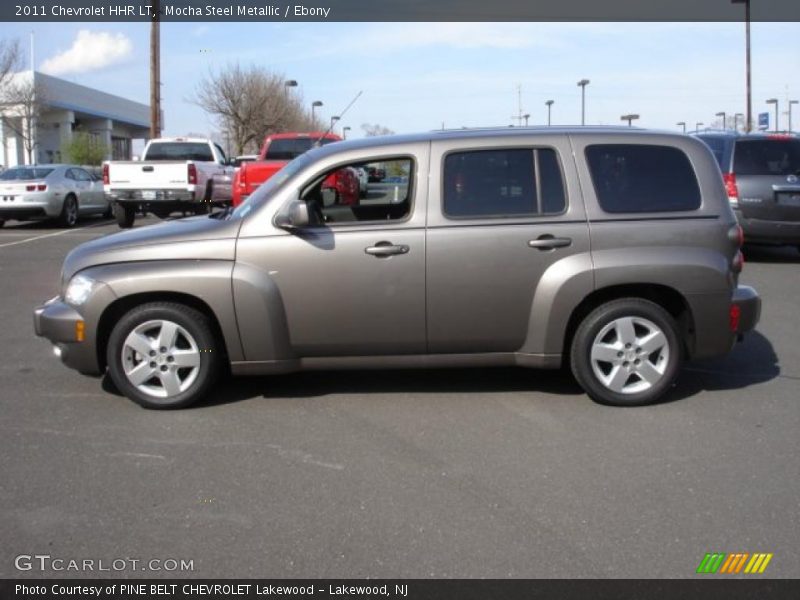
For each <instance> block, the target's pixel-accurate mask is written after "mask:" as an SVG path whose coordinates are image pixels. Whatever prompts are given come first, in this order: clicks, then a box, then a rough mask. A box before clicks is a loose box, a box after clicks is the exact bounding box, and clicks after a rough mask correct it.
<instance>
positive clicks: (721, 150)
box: [698, 135, 725, 167]
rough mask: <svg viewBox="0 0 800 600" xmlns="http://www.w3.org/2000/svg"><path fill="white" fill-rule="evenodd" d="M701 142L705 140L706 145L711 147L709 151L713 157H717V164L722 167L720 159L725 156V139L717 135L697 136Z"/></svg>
mask: <svg viewBox="0 0 800 600" xmlns="http://www.w3.org/2000/svg"><path fill="white" fill-rule="evenodd" d="M698 138H699V139H701V140H702V141H703V142H705V144H706V146H708V147H709V148H710V149H711V152H712V153H713V154H714V158H716V159H717V164H718V165H719V166H720V167H722V160H723V157H724V156H725V140H724V139H722V138H718V137H705V136H702V135H701V136H698Z"/></svg>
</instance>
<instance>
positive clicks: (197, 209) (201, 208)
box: [194, 202, 211, 215]
mask: <svg viewBox="0 0 800 600" xmlns="http://www.w3.org/2000/svg"><path fill="white" fill-rule="evenodd" d="M210 212H211V205H210V204H207V203H206V202H201V203H200V204H195V205H194V214H196V215H207V214H208V213H210Z"/></svg>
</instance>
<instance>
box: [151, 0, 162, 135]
mask: <svg viewBox="0 0 800 600" xmlns="http://www.w3.org/2000/svg"><path fill="white" fill-rule="evenodd" d="M153 10H154V11H155V16H154V18H153V22H152V23H151V24H150V139H151V140H154V139H156V138H158V137H161V31H160V21H161V0H154V2H153Z"/></svg>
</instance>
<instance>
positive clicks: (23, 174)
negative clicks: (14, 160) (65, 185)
mask: <svg viewBox="0 0 800 600" xmlns="http://www.w3.org/2000/svg"><path fill="white" fill-rule="evenodd" d="M52 172H53V169H40V168H36V167H34V168H24V169H20V168H14V169H8V170H7V171H3V172H2V173H0V179H3V180H6V181H15V180H16V181H23V180H27V179H42V178H43V177H47V176H48V175H50V173H52Z"/></svg>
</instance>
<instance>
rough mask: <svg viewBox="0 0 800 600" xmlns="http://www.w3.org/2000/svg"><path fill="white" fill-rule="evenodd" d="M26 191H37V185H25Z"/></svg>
mask: <svg viewBox="0 0 800 600" xmlns="http://www.w3.org/2000/svg"><path fill="white" fill-rule="evenodd" d="M25 191H26V192H35V191H36V186H35V185H26V186H25Z"/></svg>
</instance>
